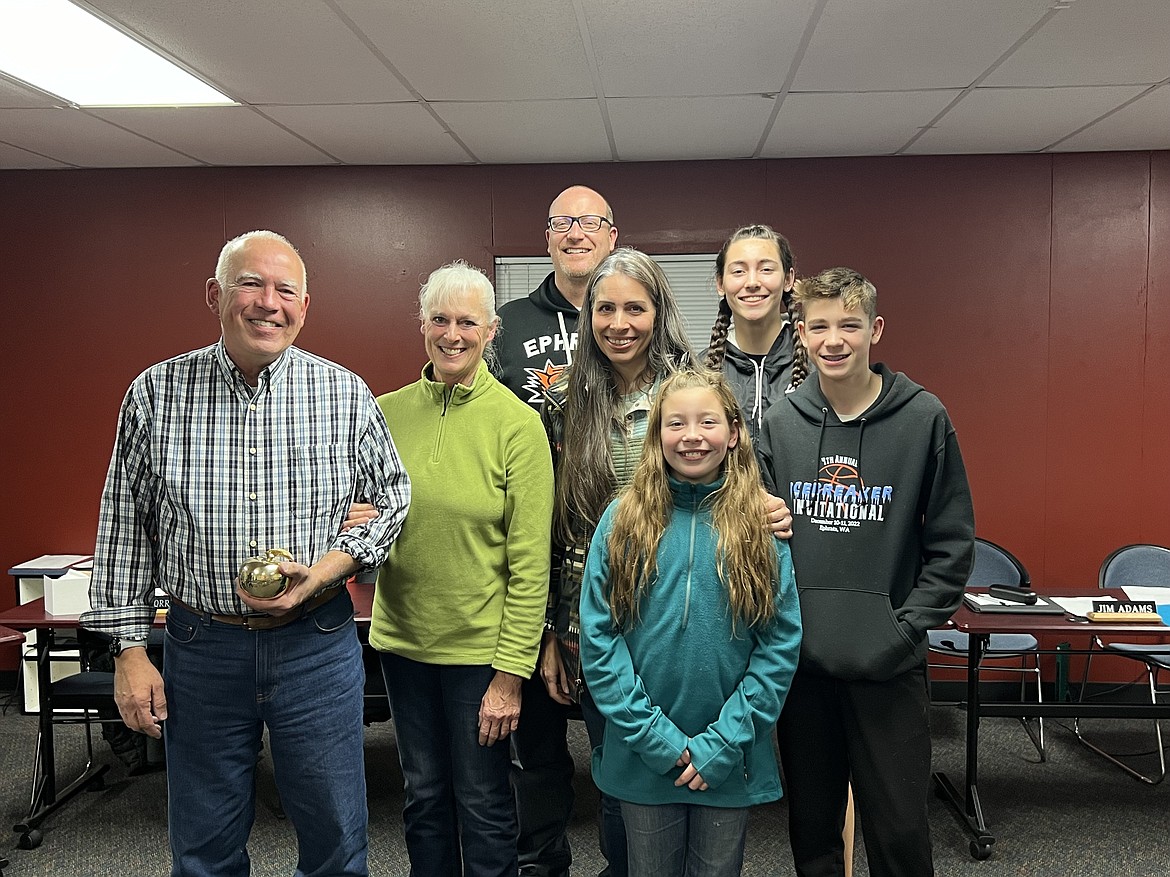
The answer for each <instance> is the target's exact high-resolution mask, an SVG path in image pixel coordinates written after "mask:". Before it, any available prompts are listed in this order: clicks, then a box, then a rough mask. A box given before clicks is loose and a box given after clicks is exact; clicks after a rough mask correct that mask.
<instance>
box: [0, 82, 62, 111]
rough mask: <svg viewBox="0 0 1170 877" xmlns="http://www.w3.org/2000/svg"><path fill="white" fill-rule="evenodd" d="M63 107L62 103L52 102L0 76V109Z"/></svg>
mask: <svg viewBox="0 0 1170 877" xmlns="http://www.w3.org/2000/svg"><path fill="white" fill-rule="evenodd" d="M63 106H65V103H64V102H63V101H58V100H54V99H53V98H51V97H49V96H48V95H46V94H42V93H41V92H39V91H35V90H34V89H31V88H26V87H25V86H23V85H21V84H19V83H17V82H13V81H11V80H9V79H5V78H4V77H3V76H0V109H16V108H21V107H42V108H47V107H63Z"/></svg>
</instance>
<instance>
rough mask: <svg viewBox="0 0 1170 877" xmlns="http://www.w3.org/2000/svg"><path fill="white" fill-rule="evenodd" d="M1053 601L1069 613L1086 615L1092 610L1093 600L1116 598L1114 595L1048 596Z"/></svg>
mask: <svg viewBox="0 0 1170 877" xmlns="http://www.w3.org/2000/svg"><path fill="white" fill-rule="evenodd" d="M1048 599H1049V600H1051V601H1052V602H1053V603H1055V604H1056V605H1057V606H1059V607H1060V608H1061V609H1063V610H1064V611H1065V612H1067V613H1068V614H1069V615H1088V614H1089V613H1090V612H1092V611H1093V601H1094V600H1098V601H1100V600H1116V599H1117V598H1116V597H1109V596H1105V595H1102V596H1100V597H1049V598H1048Z"/></svg>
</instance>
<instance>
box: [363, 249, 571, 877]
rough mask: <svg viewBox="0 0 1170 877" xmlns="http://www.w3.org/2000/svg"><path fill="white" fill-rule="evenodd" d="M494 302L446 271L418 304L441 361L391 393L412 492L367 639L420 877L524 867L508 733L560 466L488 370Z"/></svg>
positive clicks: (468, 279)
mask: <svg viewBox="0 0 1170 877" xmlns="http://www.w3.org/2000/svg"><path fill="white" fill-rule="evenodd" d="M494 301H495V295H494V291H493V289H492V285H491V283H490V282H489V281H488V279H487V277H485V276H484V274H483V273H482V272H480V271H479V270H478V269H475V268H473V267H471V266H470V265H468V264H466V263H464V262H455V263H453V264H450V265H444V266H443V267H442V268H439V269H438V270H436V271H435V272H433V273H432V274H431V276H430V277H429V278H428V279H427V282H426V283H425V284H423V287H422V291H421V293H420V295H419V306H420V307H419V312H420V313H419V315H420V318H421V320H422V334H423V338H424V341H425V345H426V352H427V356H428V358H429V360H430V361H429V362H428V363H427V365H426V366H425V367H424V368H423V372H422V378H421V379H420V380H418V381H416V382H415V383H413V384H410V385H409V386H406V387H404V388H402V389H401V390H397V391H395V392H393V393H388V394H386V395H385V396H382V397H380V398H379V399H378V404H379V405H380V406H381V408H382V411H383V413H384V414H385V415H386V422H387V424H388V425H389V427H390V433H391V435H392V436H393V438H394V443H395V446H396V447H397V449H398V452H399V454H400V455H401V457H402V460H403V463H404V464H405V466H406V470H407V472H408V473H409V475H410V479H411V485H412V488H413V501H412V503H411V510H410V513H409V515H408V517H407V520H406V523H405V524H404V525H403V528H402V532H401V534H399V537H398V540H397V541H396V542H395V543H394V546H393V548H392V550H391V552H390V555H389V557H388V559H387V560H386V563H385V565H383V567H382V569H381V572H380V573H379V575H378V585H377V590H376V595H375V598H374V612H373V621H372V624H371V627H370V643H371V645H373V646H374V648H376V649H378V651H379V652H380V653H381V655H380V657H381V661H382V671H383V674H384V675H385V677H386V688H387V690H388V692H389V695H390V707H391V710H392V711H393V714H394V722H395V728H396V733H397V737H398V749H399V755H400V758H401V761H402V773H403V776H404V778H405V780H406V806H405V809H404V811H403V819H404V821H405V827H406V845H407V850H408V852H409V855H410V862H411V872H412V873H414V874H443V875H448V874H464V875H473V874H474V875H509V877H514V875H515V874H516V871H517V863H516V812H515V803H514V800H513V797H512V791H511V788H510V786H509V783H508V770H509V764H510V758H509V751H508V739H507V738H508V735H509V734H510V733H511V732H512V731H514V730H515V729H516V727H517V723H518V721H519V717H520V684H521V682H522V681H523V680H524V679H527V678H529V677H530V676H531V675H532V673H533V671H534V670H535V667H536V659H537V650H538V646H539V644H540V638H541V631H542V627H543V621H544V607H545V600H546V598H547V595H548V576H549V545H550V532H549V530H550V521H551V518H552V496H553V473H552V461H551V457H550V454H549V446H548V440H547V438H546V437H545V434H544V430H543V428H542V427H541V423H540V417H539V415H538V414H537V413H536V411H535V410H533V409H532V408H531V407H529V406H528V405H525V404H523V403H522V402H520V401H519V400H518V399H517V398H516V397H515V396H514V395H513V394H512V392H511V391H509V390H508V389H507V388H506V387H504V386H503V385H502V384H500V383H499V382H498V381H497V380H496V379H495V378H494V377H492V375H491V374H490V373H489V371H488V369H487V366H486V365H485V363H484V352H485V350H487V349H488V345H489V344H490V343H491V341H492V339H493V338H494V337H495V334H496V330H497V328H498V324H499V320H498V318H497V317H496V313H495V304H494Z"/></svg>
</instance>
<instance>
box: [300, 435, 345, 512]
mask: <svg viewBox="0 0 1170 877" xmlns="http://www.w3.org/2000/svg"><path fill="white" fill-rule="evenodd" d="M291 457H292V485H291V488H292V490H291V493H292V501H293V503H292V505H293V514H294V515H296V517H298V518H316V517H322V516H324V517H327V518H330V519H336V520H337V522H338V523H339V524H340V522H341V521H342V520H343V518H342V517H341V515H342V513H343V512H344V511H345V509H347V508H348V507H349V504H350V503H351V502H352V500H353V481H354V479H353V455H352V452H351V451H350V448H349V446H348V445H343V444H328V445H298V446H296V447H294V448H293V449H292V454H291Z"/></svg>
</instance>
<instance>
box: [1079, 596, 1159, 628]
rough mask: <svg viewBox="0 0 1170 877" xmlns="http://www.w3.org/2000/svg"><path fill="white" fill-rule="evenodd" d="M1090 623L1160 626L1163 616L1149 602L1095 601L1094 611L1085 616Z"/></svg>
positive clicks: (1155, 605) (1152, 603)
mask: <svg viewBox="0 0 1170 877" xmlns="http://www.w3.org/2000/svg"><path fill="white" fill-rule="evenodd" d="M1085 617H1086V618H1088V619H1089V621H1103V622H1106V623H1109V622H1113V623H1114V624H1116V623H1123V624H1124V623H1149V624H1158V623H1161V621H1162V616H1161V615H1159V614H1158V607H1157V604H1155V603H1154V602H1152V601H1148V600H1094V601H1093V611H1092V612H1088V613H1086V614H1085Z"/></svg>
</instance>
